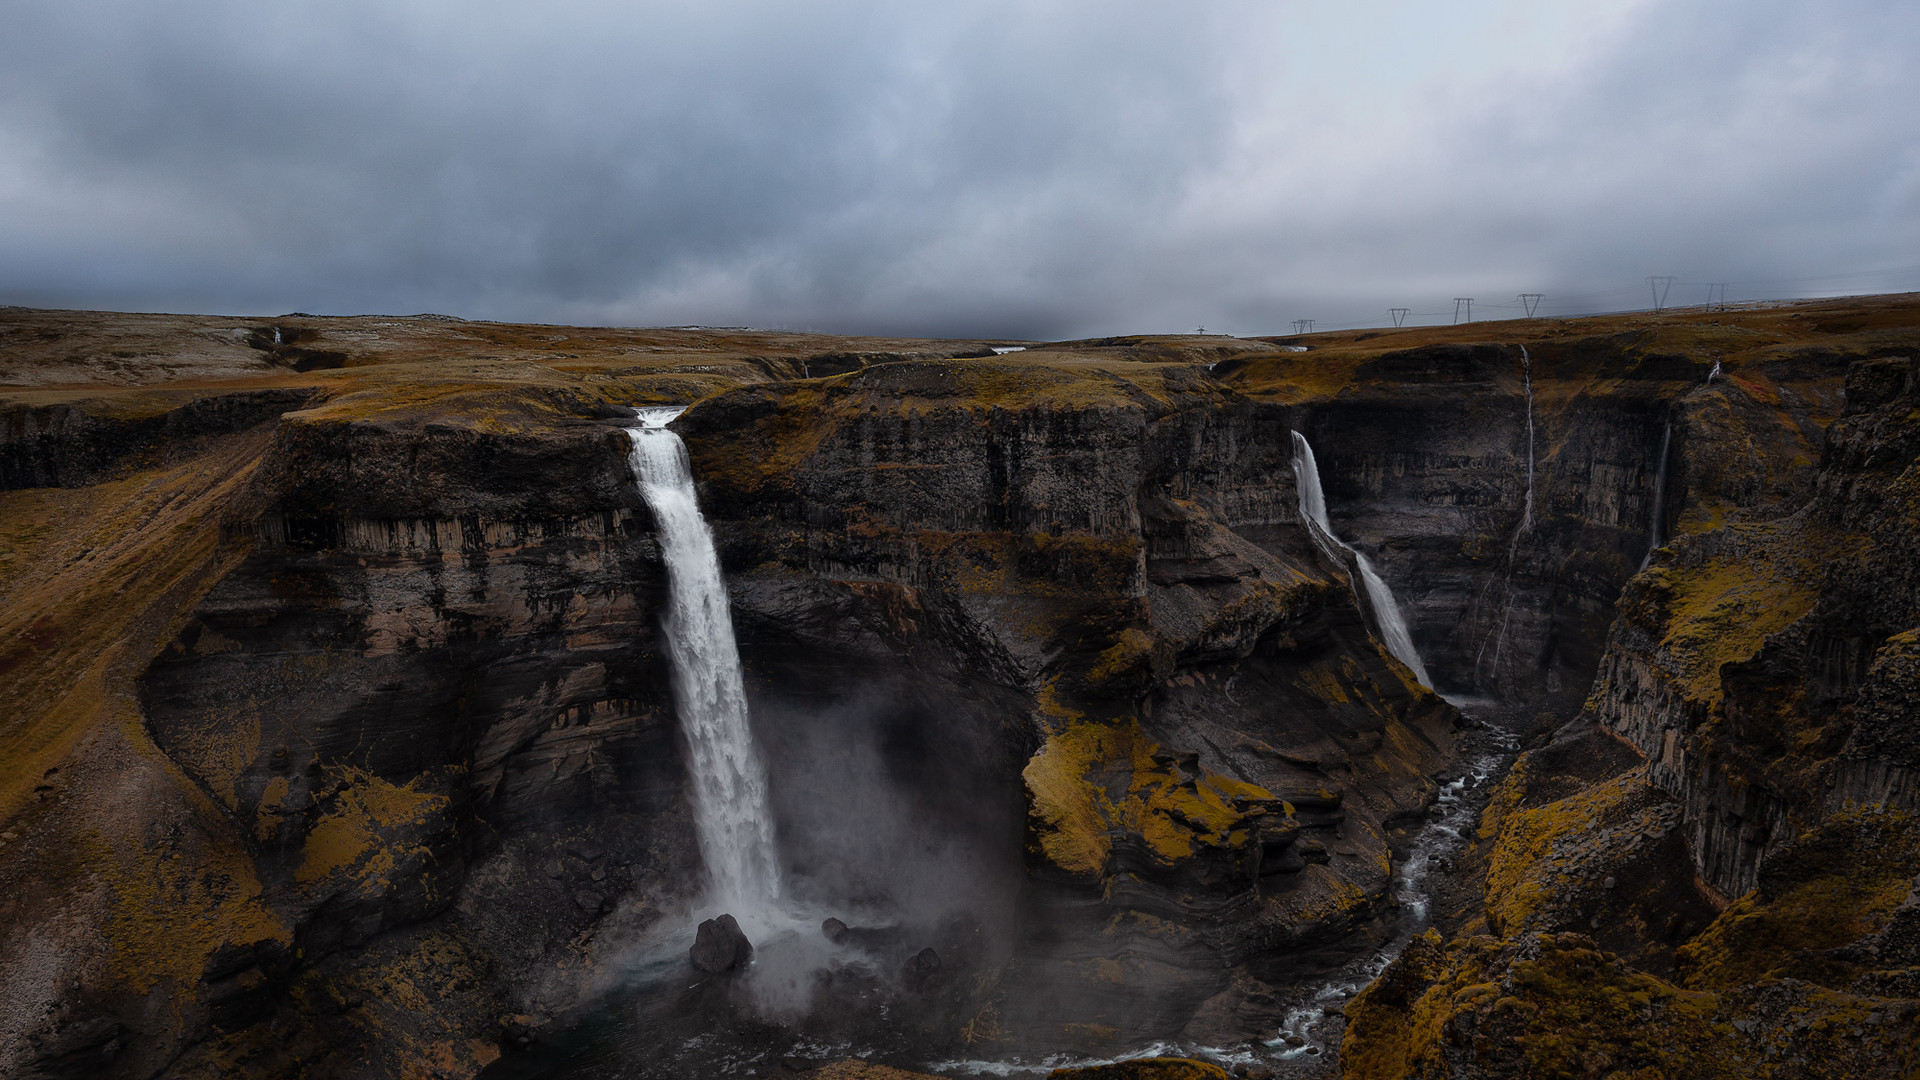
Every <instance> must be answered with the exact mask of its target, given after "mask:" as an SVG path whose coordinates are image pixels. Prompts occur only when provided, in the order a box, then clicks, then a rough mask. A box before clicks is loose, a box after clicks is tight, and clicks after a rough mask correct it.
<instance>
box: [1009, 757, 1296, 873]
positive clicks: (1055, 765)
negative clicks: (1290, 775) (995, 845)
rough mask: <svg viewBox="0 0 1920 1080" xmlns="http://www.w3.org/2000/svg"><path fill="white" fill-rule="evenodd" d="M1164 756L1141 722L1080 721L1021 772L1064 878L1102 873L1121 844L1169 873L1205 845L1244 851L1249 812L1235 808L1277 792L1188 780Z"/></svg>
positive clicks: (1205, 777)
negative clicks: (1133, 844)
mask: <svg viewBox="0 0 1920 1080" xmlns="http://www.w3.org/2000/svg"><path fill="white" fill-rule="evenodd" d="M1156 755H1159V756H1161V757H1164V756H1165V755H1163V754H1162V751H1161V748H1160V746H1159V745H1158V744H1156V743H1154V742H1153V741H1152V740H1150V739H1148V738H1146V737H1145V736H1144V735H1143V734H1142V733H1141V731H1140V725H1139V722H1138V721H1136V720H1133V719H1127V720H1124V721H1122V722H1119V723H1117V724H1112V725H1108V724H1100V723H1093V722H1087V721H1077V722H1074V723H1072V724H1070V725H1069V726H1067V728H1066V729H1065V730H1063V731H1060V732H1058V733H1056V734H1054V735H1053V736H1051V737H1049V738H1048V739H1047V741H1046V743H1045V744H1044V745H1042V746H1041V748H1040V750H1039V752H1038V753H1036V754H1035V755H1034V756H1033V759H1032V760H1030V761H1029V762H1028V763H1027V766H1026V769H1025V770H1024V771H1023V772H1022V776H1023V777H1024V778H1025V780H1026V785H1027V793H1028V803H1029V810H1030V815H1031V818H1032V822H1033V830H1034V835H1035V837H1036V839H1037V840H1038V842H1039V845H1040V850H1041V852H1042V853H1043V854H1044V855H1045V856H1046V857H1047V858H1048V859H1049V860H1051V861H1052V862H1053V863H1054V865H1056V866H1059V867H1060V868H1062V869H1064V870H1068V871H1070V872H1073V873H1080V874H1099V873H1101V872H1103V871H1104V870H1105V868H1106V864H1107V859H1108V857H1109V856H1110V855H1111V854H1112V851H1113V844H1114V841H1115V839H1116V838H1118V837H1122V836H1128V837H1134V838H1137V839H1138V840H1139V841H1140V842H1141V843H1142V844H1143V845H1144V846H1145V848H1146V849H1147V851H1148V852H1150V853H1151V854H1152V855H1153V856H1154V857H1155V858H1156V859H1157V860H1159V861H1161V862H1163V863H1165V864H1167V865H1172V864H1173V863H1175V862H1178V861H1179V860H1181V859H1185V858H1189V857H1191V856H1192V855H1193V853H1194V851H1195V849H1196V848H1197V847H1199V846H1202V845H1210V846H1214V847H1235V846H1244V845H1245V844H1246V843H1247V840H1248V835H1247V833H1246V831H1245V830H1243V829H1240V828H1238V826H1239V825H1240V823H1241V822H1242V821H1243V820H1244V819H1245V817H1246V812H1245V811H1243V810H1241V809H1238V808H1236V807H1235V805H1234V801H1235V800H1236V799H1239V800H1243V801H1245V800H1257V801H1266V800H1270V799H1272V794H1271V793H1269V792H1268V791H1267V790H1266V789H1264V788H1261V787H1258V786H1257V785H1254V784H1248V783H1244V782H1241V781H1239V780H1234V779H1231V778H1228V777H1223V776H1216V775H1214V774H1211V773H1204V772H1203V773H1202V774H1201V775H1200V776H1197V777H1192V776H1187V775H1186V774H1185V773H1184V772H1183V771H1182V770H1181V769H1180V768H1179V767H1178V766H1177V765H1172V764H1163V763H1162V762H1161V761H1160V760H1156Z"/></svg>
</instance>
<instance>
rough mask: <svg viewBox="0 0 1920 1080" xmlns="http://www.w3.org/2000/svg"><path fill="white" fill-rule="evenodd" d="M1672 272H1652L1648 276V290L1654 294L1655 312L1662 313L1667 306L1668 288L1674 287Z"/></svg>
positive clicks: (1656, 313)
mask: <svg viewBox="0 0 1920 1080" xmlns="http://www.w3.org/2000/svg"><path fill="white" fill-rule="evenodd" d="M1673 281H1674V278H1673V275H1672V274H1650V275H1648V276H1647V290H1648V291H1649V292H1651V293H1652V294H1653V313H1654V314H1655V315H1658V314H1660V313H1661V312H1662V311H1664V310H1666V307H1667V290H1668V289H1671V288H1673Z"/></svg>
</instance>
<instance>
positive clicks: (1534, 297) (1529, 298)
mask: <svg viewBox="0 0 1920 1080" xmlns="http://www.w3.org/2000/svg"><path fill="white" fill-rule="evenodd" d="M1546 296H1547V294H1546V293H1537V292H1523V293H1521V294H1520V296H1519V300H1520V306H1521V307H1524V308H1526V309H1527V318H1529V319H1531V318H1533V312H1534V309H1536V308H1538V307H1539V306H1540V301H1542V300H1544V299H1546Z"/></svg>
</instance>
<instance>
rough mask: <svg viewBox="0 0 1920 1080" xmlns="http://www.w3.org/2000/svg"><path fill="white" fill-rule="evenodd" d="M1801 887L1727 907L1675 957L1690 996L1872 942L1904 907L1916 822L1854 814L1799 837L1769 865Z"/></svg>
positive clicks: (1919, 851)
mask: <svg viewBox="0 0 1920 1080" xmlns="http://www.w3.org/2000/svg"><path fill="white" fill-rule="evenodd" d="M1775 865H1776V866H1783V867H1785V868H1787V869H1788V871H1789V872H1790V873H1791V874H1792V875H1793V877H1795V878H1798V879H1799V880H1796V881H1794V883H1793V884H1792V885H1791V886H1789V887H1787V888H1785V889H1784V890H1782V891H1780V892H1779V893H1778V894H1776V895H1770V896H1763V895H1762V894H1761V893H1759V892H1750V893H1748V894H1747V895H1746V896H1743V897H1741V898H1740V899H1738V900H1736V901H1734V903H1733V904H1731V905H1729V906H1728V908H1727V909H1726V910H1725V911H1723V912H1721V913H1720V916H1719V917H1718V918H1716V919H1715V920H1714V921H1713V922H1712V924H1710V925H1709V926H1708V927H1707V928H1706V929H1705V930H1703V931H1701V933H1700V934H1699V935H1698V936H1697V937H1695V938H1694V939H1693V940H1692V941H1689V942H1687V943H1686V944H1685V945H1684V946H1682V947H1681V948H1680V950H1679V952H1678V959H1679V962H1680V966H1681V970H1682V971H1683V972H1685V975H1686V982H1687V985H1689V986H1694V987H1699V988H1703V989H1716V990H1725V989H1731V988H1733V987H1736V986H1742V985H1745V984H1747V983H1752V982H1756V981H1758V980H1760V979H1762V978H1764V977H1767V976H1768V975H1770V974H1771V975H1776V976H1785V975H1789V974H1795V973H1796V970H1795V965H1797V964H1799V963H1803V962H1806V961H1808V960H1810V959H1811V960H1814V961H1815V962H1816V963H1818V957H1819V954H1821V953H1823V952H1824V951H1825V950H1828V949H1834V948H1838V947H1840V946H1842V945H1845V944H1847V943H1849V942H1853V941H1858V940H1860V939H1861V938H1863V937H1866V936H1867V935H1869V934H1873V933H1877V932H1878V931H1879V930H1880V929H1881V928H1882V927H1884V926H1885V925H1886V923H1887V920H1888V919H1889V918H1890V917H1891V914H1892V912H1893V910H1894V909H1895V908H1897V907H1899V906H1900V904H1901V903H1902V902H1903V901H1904V900H1905V899H1906V897H1907V893H1908V890H1909V889H1911V888H1912V885H1913V871H1914V868H1915V866H1920V820H1916V818H1915V817H1914V816H1913V815H1911V814H1908V813H1905V812H1903V811H1897V810H1894V811H1884V810H1878V809H1862V808H1855V809H1849V810H1846V811H1843V812H1841V813H1839V814H1836V815H1834V816H1833V817H1832V818H1830V819H1828V820H1827V821H1825V822H1823V823H1822V824H1821V825H1819V826H1818V827H1816V828H1814V829H1812V830H1810V831H1809V832H1807V833H1806V834H1804V835H1803V836H1801V837H1800V838H1799V839H1798V840H1797V841H1796V842H1795V843H1794V844H1793V845H1792V846H1791V847H1790V848H1789V849H1788V850H1787V851H1785V852H1782V853H1781V854H1779V855H1777V856H1776V857H1775Z"/></svg>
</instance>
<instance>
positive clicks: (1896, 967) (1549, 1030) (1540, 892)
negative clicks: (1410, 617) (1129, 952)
mask: <svg viewBox="0 0 1920 1080" xmlns="http://www.w3.org/2000/svg"><path fill="white" fill-rule="evenodd" d="M1890 337H1892V335H1882V336H1878V337H1877V339H1872V340H1867V341H1863V342H1860V343H1859V344H1858V345H1857V346H1856V347H1855V348H1853V349H1842V350H1811V351H1810V352H1812V355H1811V356H1809V358H1808V362H1807V364H1806V367H1807V368H1808V369H1810V370H1811V369H1816V368H1817V366H1818V365H1819V364H1820V363H1822V362H1825V363H1826V364H1828V365H1834V364H1837V363H1838V362H1839V361H1840V360H1841V359H1844V360H1846V362H1847V363H1848V366H1847V368H1846V375H1845V408H1844V412H1843V414H1842V415H1841V416H1840V417H1839V418H1838V419H1836V420H1835V421H1834V422H1833V423H1832V424H1831V426H1830V427H1828V428H1827V430H1826V432H1825V435H1824V439H1823V440H1822V443H1823V445H1822V449H1821V451H1820V455H1819V464H1818V465H1817V466H1814V465H1813V464H1812V462H1811V461H1807V462H1804V463H1803V464H1802V467H1801V469H1800V471H1799V475H1798V477H1797V480H1796V482H1794V483H1792V484H1783V485H1778V486H1775V487H1774V488H1773V489H1772V492H1771V493H1769V492H1768V489H1767V487H1765V486H1755V485H1745V486H1743V487H1741V488H1739V489H1738V490H1736V491H1735V492H1734V493H1733V494H1736V495H1737V494H1743V493H1744V494H1747V495H1748V496H1749V497H1751V496H1752V494H1753V493H1755V492H1758V494H1759V495H1760V498H1759V499H1758V500H1756V501H1754V502H1752V503H1751V504H1749V507H1748V508H1747V511H1746V512H1745V513H1743V514H1741V515H1738V516H1734V515H1728V514H1723V513H1721V512H1720V506H1719V505H1716V500H1723V501H1725V502H1731V501H1733V500H1732V499H1731V498H1730V497H1728V496H1727V495H1726V494H1725V493H1724V492H1723V491H1722V489H1719V488H1716V487H1715V486H1714V483H1715V479H1714V478H1715V477H1716V476H1718V477H1720V478H1724V477H1726V476H1727V475H1728V473H1727V470H1726V468H1725V466H1724V464H1723V463H1722V462H1721V461H1717V460H1715V459H1714V458H1712V457H1708V458H1707V460H1704V461H1703V460H1701V458H1702V456H1703V455H1708V454H1720V455H1724V453H1725V450H1724V448H1716V446H1715V443H1714V442H1711V441H1709V439H1710V438H1712V437H1714V436H1718V435H1719V434H1720V431H1719V429H1716V428H1714V427H1711V426H1709V425H1712V424H1713V423H1715V422H1716V421H1719V420H1721V419H1723V418H1724V417H1725V416H1726V415H1728V414H1729V413H1730V412H1732V411H1733V410H1734V409H1736V408H1737V407H1738V406H1739V404H1740V402H1739V397H1741V396H1744V397H1747V398H1749V399H1758V400H1761V401H1766V400H1768V398H1769V397H1771V395H1770V394H1767V393H1766V390H1767V389H1768V387H1766V386H1764V385H1762V384H1758V383H1757V380H1753V379H1751V378H1750V377H1742V376H1743V375H1744V372H1735V373H1734V375H1733V377H1732V378H1729V379H1725V380H1723V381H1717V382H1716V383H1715V384H1714V385H1713V386H1710V387H1705V388H1703V389H1702V390H1700V391H1696V392H1694V393H1693V394H1691V395H1689V396H1688V398H1686V399H1685V400H1684V401H1683V403H1682V404H1683V409H1682V411H1681V412H1680V414H1679V416H1678V417H1677V423H1676V429H1675V430H1676V444H1677V445H1680V446H1681V447H1682V450H1681V452H1680V457H1679V458H1677V459H1676V461H1675V462H1674V468H1675V469H1676V471H1680V470H1684V473H1685V474H1686V475H1689V476H1690V477H1691V479H1689V480H1688V481H1687V482H1686V484H1685V486H1684V488H1683V490H1684V492H1685V494H1684V495H1683V496H1682V497H1683V498H1685V499H1687V500H1689V501H1688V502H1686V503H1683V504H1682V506H1681V507H1680V508H1679V509H1680V510H1681V511H1682V514H1681V531H1682V535H1680V536H1679V537H1677V538H1676V539H1675V540H1674V541H1673V542H1672V543H1671V544H1670V545H1668V546H1667V547H1665V548H1663V549H1662V550H1660V551H1659V552H1657V553H1656V554H1655V555H1654V557H1653V559H1652V564H1651V566H1650V567H1649V568H1648V569H1647V570H1646V571H1644V572H1642V573H1641V574H1639V575H1638V576H1636V577H1634V578H1633V579H1632V581H1631V582H1630V583H1629V584H1628V585H1627V587H1626V589H1625V591H1624V594H1623V595H1622V597H1621V601H1620V605H1619V617H1618V618H1617V619H1616V621H1615V622H1614V624H1613V626H1612V629H1611V631H1610V632H1609V634H1608V638H1607V651H1606V654H1605V656H1604V658H1603V660H1602V661H1601V664H1600V668H1599V674H1598V678H1597V679H1596V681H1595V683H1594V686H1593V689H1592V693H1591V695H1590V697H1589V698H1588V700H1587V703H1586V709H1585V711H1584V712H1583V714H1582V715H1581V716H1580V717H1579V718H1578V719H1577V720H1575V721H1574V722H1573V723H1571V724H1569V725H1568V726H1567V727H1566V728H1564V729H1563V730H1562V731H1560V732H1559V733H1558V734H1557V735H1556V737H1555V739H1554V740H1553V742H1552V743H1551V744H1550V745H1548V746H1545V747H1543V748H1540V749H1536V750H1534V751H1531V752H1530V753H1528V754H1526V755H1524V756H1523V757H1522V758H1521V759H1520V762H1519V763H1518V764H1517V765H1516V766H1515V768H1514V770H1513V773H1512V774H1511V775H1510V776H1509V778H1508V779H1507V781H1506V782H1505V783H1504V784H1503V786H1502V789H1501V791H1500V792H1499V793H1498V794H1497V795H1496V797H1495V799H1494V803H1493V805H1492V806H1490V807H1489V810H1488V813H1487V814H1486V815H1485V817H1484V818H1483V820H1482V823H1481V827H1480V830H1479V834H1478V836H1479V842H1478V843H1477V844H1476V850H1475V851H1474V852H1473V853H1472V855H1471V856H1470V861H1471V862H1472V863H1473V865H1474V868H1475V873H1476V874H1477V875H1479V876H1480V880H1481V881H1482V884H1483V888H1484V900H1485V915H1484V921H1473V922H1468V923H1466V924H1465V925H1463V926H1462V927H1461V928H1460V929H1461V931H1462V932H1461V933H1460V934H1459V936H1457V937H1455V938H1454V939H1453V940H1451V941H1444V942H1443V940H1442V938H1441V936H1440V935H1438V934H1434V935H1430V939H1429V940H1428V941H1426V942H1425V943H1424V944H1420V945H1417V946H1416V947H1415V948H1414V949H1412V950H1410V951H1409V953H1408V954H1407V955H1406V956H1405V957H1403V958H1402V959H1401V960H1400V961H1398V962H1397V963H1396V964H1395V965H1394V967H1393V968H1392V969H1390V970H1389V972H1388V974H1387V975H1386V976H1385V977H1383V978H1382V980H1381V981H1380V982H1378V983H1376V984H1375V985H1374V987H1372V988H1371V989H1370V990H1369V991H1368V992H1367V993H1366V994H1365V995H1363V997H1362V998H1361V999H1360V1000H1359V1001H1357V1002H1356V1003H1355V1005H1354V1006H1353V1007H1352V1008H1350V1009H1349V1010H1348V1014H1349V1016H1350V1017H1352V1026H1351V1027H1350V1028H1349V1030H1348V1034H1347V1039H1346V1046H1345V1049H1344V1056H1345V1060H1346V1063H1347V1071H1348V1073H1349V1074H1351V1075H1356V1076H1366V1077H1374V1076H1379V1077H1389V1076H1406V1075H1418V1076H1429V1075H1435V1076H1437V1075H1486V1076H1526V1075H1539V1074H1541V1073H1542V1072H1543V1071H1544V1072H1549V1073H1554V1074H1565V1075H1596V1076H1597V1075H1605V1074H1607V1073H1608V1071H1609V1070H1618V1071H1620V1072H1623V1073H1628V1074H1631V1073H1633V1071H1634V1070H1636V1069H1650V1070H1655V1071H1658V1072H1660V1073H1662V1074H1664V1075H1689V1076H1703V1077H1706V1076H1762V1077H1770V1076H1780V1077H1786V1076H1795V1077H1800V1076H1816V1077H1825V1076H1831V1077H1881V1076H1885V1077H1896V1076H1910V1075H1913V1074H1914V1071H1915V1069H1916V1068H1920V1041H1916V1040H1915V1038H1914V1031H1915V1030H1916V1028H1915V1026H1914V1020H1915V1018H1916V1016H1917V1015H1920V1000H1916V992H1917V991H1920V983H1916V981H1915V979H1914V972H1915V971H1916V970H1917V969H1916V967H1915V964H1916V961H1920V953H1916V952H1915V942H1916V940H1917V939H1916V938H1915V931H1916V928H1917V927H1920V922H1917V921H1916V918H1917V917H1920V846H1916V837H1917V836H1920V833H1916V829H1917V828H1920V816H1916V812H1915V811H1916V801H1917V800H1920V794H1917V793H1916V783H1915V766H1916V762H1917V761H1920V757H1916V754H1915V748H1916V746H1920V742H1916V733H1917V732H1920V728H1916V726H1915V723H1916V717H1917V716H1920V711H1917V710H1916V701H1917V700H1920V698H1916V697H1915V694H1914V691H1915V689H1916V685H1915V684H1914V682H1913V679H1912V669H1913V666H1914V665H1913V653H1914V639H1915V636H1916V627H1917V626H1920V592H1916V589H1915V583H1916V579H1915V570H1914V568H1915V566H1916V565H1920V563H1916V557H1920V551H1917V550H1916V549H1915V546H1914V544H1915V537H1916V536H1917V535H1920V533H1916V532H1915V525H1916V524H1920V517H1916V515H1915V512H1914V507H1915V506H1916V505H1917V504H1916V502H1915V499H1914V494H1915V490H1916V489H1915V487H1914V484H1915V479H1916V476H1917V475H1920V426H1916V425H1917V422H1920V395H1916V390H1917V389H1920V377H1917V376H1920V370H1917V369H1916V362H1915V360H1914V356H1915V354H1916V352H1920V349H1916V348H1915V346H1916V344H1920V343H1916V342H1914V341H1912V340H1902V339H1897V338H1896V339H1894V340H1889V338H1890ZM1756 391H1759V392H1756ZM1725 398H1732V399H1733V400H1732V401H1725V400H1720V399H1725ZM1722 482H1724V480H1722ZM1609 740H1612V741H1611V744H1610V742H1609ZM1475 932H1480V936H1476V935H1475ZM1487 934H1491V935H1492V936H1486V935H1487ZM1600 950H1605V951H1604V952H1602V951H1600ZM1623 961H1624V962H1623ZM1626 962H1630V963H1631V965H1632V966H1628V964H1627V963H1626ZM1636 969H1637V970H1636Z"/></svg>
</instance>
